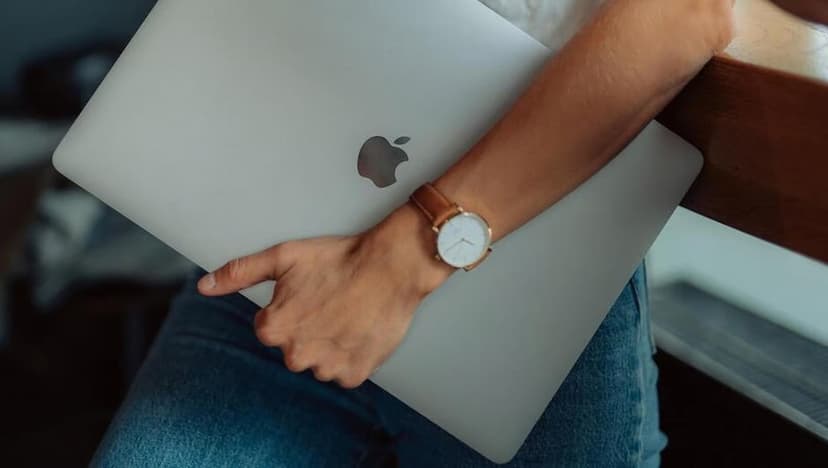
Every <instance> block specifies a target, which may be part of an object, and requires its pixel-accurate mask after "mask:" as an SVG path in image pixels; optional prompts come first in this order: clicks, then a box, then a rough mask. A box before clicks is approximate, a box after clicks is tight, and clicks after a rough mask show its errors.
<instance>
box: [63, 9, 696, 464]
mask: <svg viewBox="0 0 828 468" xmlns="http://www.w3.org/2000/svg"><path fill="white" fill-rule="evenodd" d="M548 55H549V52H548V51H547V50H546V49H545V48H544V47H543V46H542V45H541V44H539V43H538V42H536V41H535V40H534V39H532V38H530V37H529V36H528V35H526V34H525V33H523V32H522V31H520V30H519V29H517V28H515V27H514V26H512V25H511V24H510V23H508V22H507V21H506V20H504V19H502V18H501V17H499V16H498V15H497V14H496V13H494V12H492V11H490V10H489V9H488V8H486V7H485V6H484V5H482V4H480V3H478V1H477V0H453V1H451V2H446V1H442V0H421V1H417V2H412V1H410V0H383V1H381V2H378V1H369V0H352V1H348V2H341V1H333V0H330V1H325V0H303V1H301V2H288V1H274V0H248V1H245V2H227V1H224V0H174V1H173V0H161V1H160V2H159V3H158V5H157V6H156V7H155V9H154V10H153V12H152V13H151V14H150V16H149V18H148V19H147V20H146V22H145V23H144V25H143V26H142V27H141V29H140V31H139V32H138V34H137V35H136V36H135V38H134V39H133V40H132V42H131V44H130V45H129V47H128V48H127V50H126V51H125V52H124V54H123V56H122V57H121V58H120V60H119V61H118V63H117V64H116V65H115V67H114V69H113V70H112V71H111V73H110V74H109V76H108V77H107V79H106V81H105V82H104V83H103V85H102V86H101V87H100V89H99V90H98V92H97V93H96V95H95V96H94V98H93V99H92V101H91V102H90V104H89V105H88V107H87V108H86V110H84V112H83V114H82V115H81V116H80V118H79V119H78V120H77V122H76V123H75V124H74V126H73V127H72V130H71V131H70V132H69V134H68V136H67V137H66V138H65V140H64V141H63V143H62V144H61V145H60V147H59V148H58V150H57V152H56V153H55V157H54V163H55V166H56V167H57V168H58V169H59V170H60V171H61V172H62V173H63V174H65V175H66V176H67V177H69V178H70V179H72V180H74V181H76V182H77V183H78V184H79V185H81V186H82V187H84V188H86V189H87V190H89V191H90V192H91V193H93V194H94V195H96V196H98V197H100V198H101V199H102V200H104V201H105V202H107V203H108V204H109V205H111V206H112V207H114V208H115V209H116V210H118V211H120V212H121V213H123V214H124V215H126V216H127V217H128V218H130V219H132V220H133V221H134V222H136V223H137V224H138V225H140V226H142V227H143V228H145V229H146V230H148V231H149V232H150V233H152V234H154V235H155V236H157V237H158V238H159V239H161V240H162V241H164V242H166V243H167V244H169V245H170V246H172V247H173V248H175V249H176V250H178V251H179V252H181V253H182V254H183V255H185V256H186V257H188V258H190V259H191V260H193V261H194V262H195V263H197V264H199V265H201V266H202V267H204V268H205V269H208V270H210V269H214V268H216V267H218V266H220V265H221V264H222V263H224V262H225V261H227V260H228V259H231V258H234V257H237V256H240V255H244V254H249V253H252V252H254V251H257V250H259V249H262V248H265V247H268V246H270V245H272V244H274V243H277V242H280V241H284V240H288V239H295V238H305V237H309V236H318V235H328V234H343V233H353V232H357V231H359V230H362V229H364V228H367V227H368V226H370V225H371V224H372V223H375V222H377V221H379V220H380V219H381V218H382V217H383V216H384V215H385V214H387V213H388V212H389V211H390V210H392V209H393V208H394V207H396V206H398V205H399V204H401V203H403V202H405V200H406V199H407V197H408V196H409V194H410V193H411V192H412V191H413V190H414V189H415V188H417V187H418V186H419V185H420V184H422V183H423V182H425V181H429V180H432V179H434V178H436V177H437V176H438V175H439V174H440V173H441V172H442V171H443V170H445V169H446V168H447V167H448V166H449V165H450V164H451V163H452V162H453V161H455V160H456V159H457V158H458V157H459V156H461V155H462V154H463V153H464V152H465V151H466V150H467V149H468V148H470V147H471V145H472V144H473V143H474V142H475V141H476V140H477V139H478V138H480V137H481V136H482V135H483V134H484V133H485V132H486V130H487V129H488V128H489V127H490V126H491V125H492V124H493V123H494V122H495V121H496V120H497V119H498V118H499V117H500V116H501V115H502V113H503V112H504V111H505V110H506V109H508V108H509V106H510V104H511V103H512V102H513V101H514V99H515V98H516V97H517V96H518V95H519V94H520V93H521V91H522V90H523V89H524V87H525V86H526V84H527V83H528V82H529V81H530V79H531V78H532V76H533V75H534V74H535V73H536V72H537V71H538V70H539V69H540V67H541V65H542V64H543V63H544V61H545V60H546V59H547V58H548ZM595 112H601V109H600V108H596V109H595ZM374 137H382V138H384V139H385V140H387V142H388V145H387V147H388V153H389V154H392V153H393V154H395V155H396V157H397V161H396V162H393V163H391V164H388V165H387V166H388V168H390V169H388V170H389V171H390V173H388V174H386V177H385V178H384V180H383V181H380V183H379V185H387V184H388V183H391V182H394V181H396V182H395V183H391V184H390V185H388V186H387V187H384V188H379V187H378V184H377V183H375V182H376V181H375V180H369V179H367V178H365V177H363V176H361V175H360V171H359V170H358V168H357V161H358V153H359V151H360V148H361V147H362V146H363V144H364V143H365V142H366V141H368V140H369V139H371V138H374ZM400 137H406V138H402V139H401V138H400ZM406 139H410V140H409V141H408V142H407V143H405V144H403V142H404V141H405V140H406ZM376 141H378V140H374V142H376ZM379 141H381V142H382V141H383V140H379ZM394 141H398V143H399V144H396V145H395V144H394V143H393V142H394ZM384 144H385V143H383V145H384ZM549 148H550V151H554V148H555V142H554V141H550V142H549ZM402 152H404V156H403V153H402ZM393 154H392V156H391V157H392V158H393V157H394V156H393ZM406 159H407V160H406ZM397 163H401V164H399V165H397ZM515 164H520V159H519V155H516V159H515ZM700 167H701V157H700V155H699V153H698V152H697V151H696V150H694V149H693V148H692V147H691V146H690V145H688V144H686V143H685V142H683V141H682V140H680V139H679V138H678V137H676V136H675V135H673V134H672V133H670V132H669V131H667V130H665V129H664V128H663V127H661V126H659V125H658V124H655V123H654V124H651V125H650V126H649V127H647V128H646V129H645V130H644V131H643V133H642V134H641V135H640V136H639V137H638V138H637V139H636V140H635V141H634V142H633V143H632V144H631V145H630V146H629V147H628V148H627V149H626V150H625V151H624V152H623V153H622V154H621V155H619V156H618V157H617V158H616V159H614V160H613V161H612V162H611V163H610V164H609V165H608V166H607V167H605V168H604V169H603V170H602V171H601V172H600V173H599V174H597V175H596V176H595V177H593V178H592V179H591V180H589V181H588V182H586V183H585V184H583V185H582V186H581V187H580V188H578V189H577V190H576V191H575V192H573V193H572V194H570V195H569V196H568V197H566V198H565V199H564V200H563V201H561V202H559V203H558V204H556V205H555V206H554V207H552V208H551V209H549V210H548V211H546V212H545V213H543V214H542V215H540V216H539V217H537V218H536V219H535V220H533V221H532V222H530V223H529V224H527V225H526V226H524V227H523V228H521V229H520V230H518V231H517V232H515V233H514V234H512V235H511V236H509V237H508V238H506V239H505V240H503V241H501V242H499V243H498V244H497V245H496V246H495V251H494V253H493V254H492V255H491V256H490V258H489V259H488V260H487V261H486V262H485V263H484V264H483V265H482V266H481V267H480V268H478V269H476V270H475V271H474V272H472V273H463V272H461V273H458V274H456V275H454V276H453V277H452V278H451V279H450V280H449V282H448V283H447V284H445V285H444V286H443V287H442V288H441V289H440V290H439V291H437V292H436V293H434V294H433V295H431V296H430V297H428V298H427V299H426V301H425V302H424V303H423V304H422V307H421V310H419V312H418V314H417V315H416V318H415V320H414V322H413V325H412V327H411V330H410V332H409V334H408V336H407V337H406V339H405V341H404V343H403V344H402V345H401V346H400V348H399V349H398V350H397V351H396V353H395V354H394V355H393V356H392V357H391V358H390V359H389V360H388V361H387V363H386V364H385V365H384V366H383V367H382V368H381V369H380V370H379V371H378V372H377V373H376V374H375V375H374V376H373V378H372V380H373V381H374V382H375V383H377V384H378V385H380V386H381V387H383V388H384V389H385V390H387V391H388V392H390V393H391V394H393V395H395V396H396V397H397V398H399V399H400V400H402V401H403V402H404V403H406V404H408V405H409V406H411V407H412V408H414V409H415V410H417V411H419V412H420V413H421V414H423V415H424V416H426V417H427V418H429V419H430V420H431V421H433V422H434V423H436V424H438V425H439V426H441V427H443V428H444V429H445V430H447V431H448V432H450V433H451V434H453V435H454V436H456V437H457V438H458V439H460V440H461V441H463V442H465V443H466V444H468V445H469V446H471V447H472V448H474V449H476V450H477V451H479V452H480V453H482V454H483V455H485V456H486V457H488V458H489V459H491V460H493V461H495V462H506V461H508V460H509V459H511V458H512V457H513V455H514V454H515V453H516V451H517V450H518V449H519V448H520V446H521V444H522V442H523V441H524V439H525V438H526V436H527V435H528V433H529V431H530V430H531V429H532V427H533V425H534V424H535V422H536V421H537V420H538V418H539V417H540V415H541V413H542V412H543V410H544V408H545V407H546V406H547V404H548V403H549V401H550V399H552V397H553V396H554V395H555V392H556V391H557V389H558V387H559V386H560V385H561V382H562V381H563V380H564V377H565V376H566V375H567V373H568V372H569V370H570V369H571V368H572V366H573V364H574V363H575V361H576V359H577V358H578V356H579V354H580V353H581V352H582V350H583V349H584V347H585V346H586V344H587V342H588V341H589V339H590V338H591V337H592V335H593V333H594V332H595V330H596V329H597V327H598V325H599V324H600V323H601V321H602V320H603V318H604V316H605V315H606V313H607V311H608V310H609V308H610V307H611V305H612V303H613V302H614V300H615V299H616V297H617V296H618V295H619V293H620V292H621V290H622V289H623V287H624V285H625V283H626V282H627V280H628V279H629V277H630V275H631V274H632V273H633V271H634V270H635V268H636V266H637V265H638V264H639V262H640V261H641V259H642V257H643V256H644V253H645V251H646V250H647V248H648V247H649V246H650V244H651V243H652V242H653V241H654V239H655V238H656V235H657V234H658V232H659V231H660V230H661V228H662V226H663V225H664V224H665V222H666V221H667V219H668V217H669V216H670V214H671V213H672V212H673V210H674V208H675V207H676V205H677V204H678V203H679V201H680V200H681V198H682V196H683V195H684V193H685V191H686V190H687V188H688V187H689V186H690V184H691V182H692V181H693V180H694V178H695V177H696V175H697V174H698V171H699V170H700ZM374 169H376V170H375V171H374V170H372V171H368V172H370V173H377V171H379V173H382V169H377V168H374ZM504 279H508V280H504ZM272 287H273V285H272V284H266V285H261V286H259V287H256V288H253V289H250V290H248V291H246V292H245V295H246V296H247V297H249V298H250V299H251V300H253V301H254V302H256V303H258V304H259V305H264V304H266V303H267V302H268V300H269V298H270V295H271V290H272Z"/></svg>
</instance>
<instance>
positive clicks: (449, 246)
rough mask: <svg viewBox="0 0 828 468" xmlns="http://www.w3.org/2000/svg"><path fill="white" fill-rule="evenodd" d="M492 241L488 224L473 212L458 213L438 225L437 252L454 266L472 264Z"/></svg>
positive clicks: (483, 253) (484, 252)
mask: <svg viewBox="0 0 828 468" xmlns="http://www.w3.org/2000/svg"><path fill="white" fill-rule="evenodd" d="M491 241H492V234H491V230H489V225H488V224H486V221H484V220H483V218H481V217H480V216H478V215H476V214H474V213H460V214H459V215H457V216H455V217H453V218H451V219H449V220H448V221H446V222H445V223H443V225H442V226H441V227H440V233H439V234H438V235H437V253H438V254H440V258H442V259H443V261H444V262H446V263H448V264H449V265H451V266H453V267H456V268H464V267H467V266H471V265H474V264H475V263H477V261H478V260H480V259H481V258H483V255H485V254H486V251H488V250H489V245H490V244H491Z"/></svg>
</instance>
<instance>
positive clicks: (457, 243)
mask: <svg viewBox="0 0 828 468" xmlns="http://www.w3.org/2000/svg"><path fill="white" fill-rule="evenodd" d="M462 242H463V239H460V240H459V241H457V242H455V243H454V244H451V247H449V248H447V249H446V252H448V251H449V250H451V249H453V248H455V247H457V246H458V245H460V244H461V243H462Z"/></svg>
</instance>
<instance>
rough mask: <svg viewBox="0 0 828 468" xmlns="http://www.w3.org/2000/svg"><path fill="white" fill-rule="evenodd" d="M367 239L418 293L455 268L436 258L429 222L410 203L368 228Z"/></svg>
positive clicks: (430, 288) (425, 291) (435, 285)
mask: <svg viewBox="0 0 828 468" xmlns="http://www.w3.org/2000/svg"><path fill="white" fill-rule="evenodd" d="M366 242H369V243H370V244H372V245H371V248H373V249H376V250H377V251H378V252H384V256H385V259H384V261H386V262H389V264H391V265H392V266H393V267H394V269H395V270H397V271H399V272H400V274H401V275H402V277H404V278H406V280H407V282H408V283H409V284H410V285H411V286H412V287H413V289H414V294H417V295H419V296H426V295H427V294H429V293H431V292H432V291H434V290H435V289H437V288H439V287H440V286H441V285H442V284H443V283H444V282H445V281H446V280H447V279H448V278H449V277H450V276H451V274H452V273H454V272H455V271H456V269H455V268H453V267H452V266H450V265H448V264H446V263H444V262H443V261H441V260H439V259H438V258H436V257H435V247H434V245H435V244H434V233H433V231H432V229H431V225H430V224H429V222H428V220H427V219H426V218H425V216H423V214H422V213H421V212H420V211H419V210H418V209H417V208H416V207H415V206H413V205H412V204H411V203H405V204H403V205H402V206H400V207H399V208H397V209H396V210H394V211H393V212H391V214H389V215H388V216H387V217H386V218H385V219H384V220H383V221H382V222H380V223H379V224H378V225H377V226H375V227H374V228H373V229H372V230H371V231H369V232H368V233H367V235H366Z"/></svg>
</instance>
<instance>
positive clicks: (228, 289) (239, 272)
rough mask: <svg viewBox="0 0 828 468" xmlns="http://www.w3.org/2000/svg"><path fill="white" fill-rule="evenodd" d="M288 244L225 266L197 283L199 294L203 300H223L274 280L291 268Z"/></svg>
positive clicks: (233, 261) (242, 258)
mask: <svg viewBox="0 0 828 468" xmlns="http://www.w3.org/2000/svg"><path fill="white" fill-rule="evenodd" d="M287 250H288V247H287V244H279V245H276V246H274V247H271V248H269V249H267V250H263V251H261V252H259V253H256V254H253V255H248V256H246V257H240V258H237V259H235V260H231V261H229V262H227V263H226V264H225V265H224V266H222V267H221V268H219V269H218V270H216V271H214V272H212V273H209V274H207V275H205V276H204V277H203V278H201V279H200V280H199V282H198V291H199V292H200V293H201V294H203V295H205V296H223V295H225V294H232V293H235V292H239V291H241V290H243V289H247V288H249V287H251V286H255V285H257V284H259V283H261V282H263V281H268V280H276V279H278V278H279V277H281V276H282V275H284V274H285V273H286V272H287V270H288V269H289V268H290V265H291V263H290V262H288V260H287V259H288V257H289V253H288V252H287Z"/></svg>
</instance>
